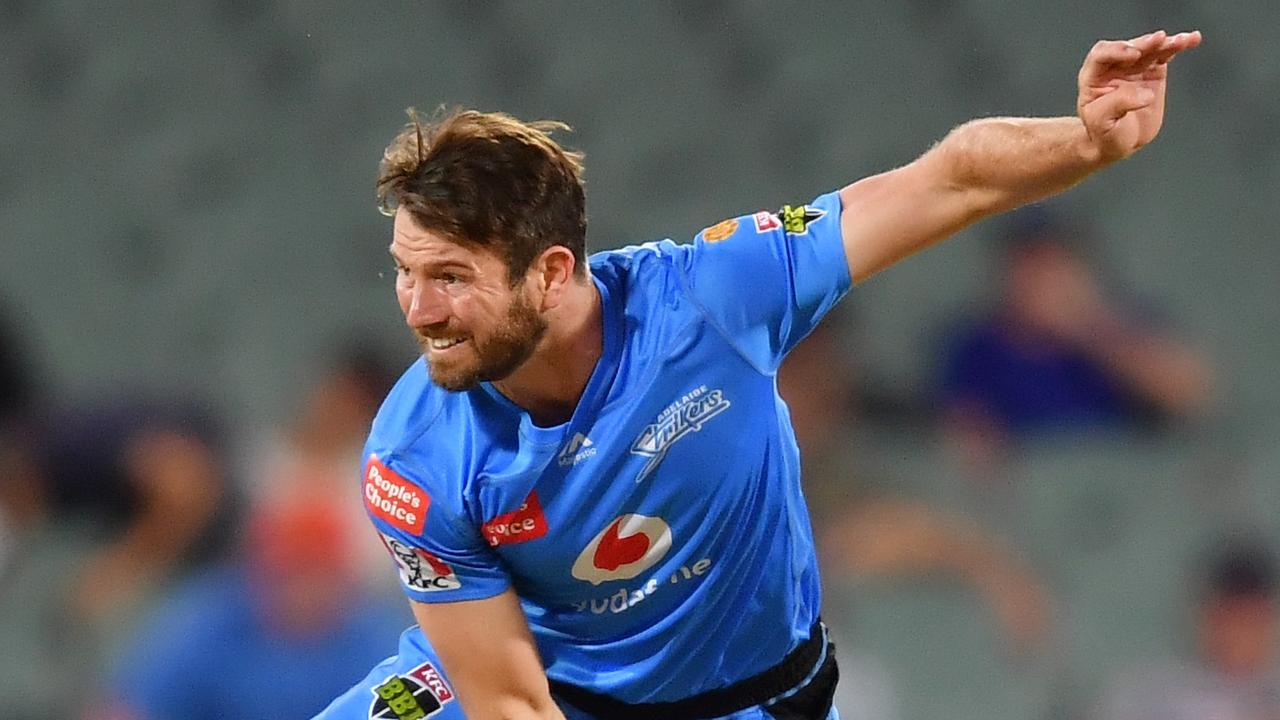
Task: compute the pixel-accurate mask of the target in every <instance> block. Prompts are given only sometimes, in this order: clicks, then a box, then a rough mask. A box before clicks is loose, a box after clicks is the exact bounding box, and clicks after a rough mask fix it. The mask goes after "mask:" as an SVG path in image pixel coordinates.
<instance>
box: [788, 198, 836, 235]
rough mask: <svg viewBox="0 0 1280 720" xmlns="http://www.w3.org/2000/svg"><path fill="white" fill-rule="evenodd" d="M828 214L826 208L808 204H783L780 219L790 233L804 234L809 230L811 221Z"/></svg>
mask: <svg viewBox="0 0 1280 720" xmlns="http://www.w3.org/2000/svg"><path fill="white" fill-rule="evenodd" d="M826 214H827V211H826V210H820V209H818V208H814V207H809V206H808V205H795V206H793V205H783V206H782V209H781V210H779V211H778V220H779V221H781V222H782V227H783V229H784V230H786V231H787V232H788V233H790V234H792V235H803V234H805V233H807V232H809V223H812V222H813V221H815V220H819V219H821V218H822V217H823V216H824V215H826Z"/></svg>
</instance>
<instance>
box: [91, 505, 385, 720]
mask: <svg viewBox="0 0 1280 720" xmlns="http://www.w3.org/2000/svg"><path fill="white" fill-rule="evenodd" d="M342 513H343V511H342V509H341V505H340V504H337V503H336V502H335V501H334V500H333V499H332V498H326V497H320V496H312V495H310V494H307V493H302V494H299V495H297V496H295V497H291V498H281V499H280V500H279V501H278V502H275V503H273V504H271V505H264V506H259V507H258V508H256V509H255V510H253V511H252V513H251V517H250V522H249V531H248V534H247V537H246V540H245V543H244V548H243V557H242V558H241V559H240V560H238V561H236V562H233V563H231V564H229V565H227V566H225V567H221V568H218V569H216V570H214V571H211V572H209V573H207V574H206V575H204V576H202V577H199V578H196V579H194V580H192V581H191V582H189V583H187V584H186V585H185V586H184V587H182V588H179V589H178V590H177V592H175V593H174V594H173V595H172V597H171V602H170V603H169V604H168V605H167V606H166V607H165V608H164V609H163V611H162V612H160V613H159V614H158V615H157V616H155V617H154V618H152V619H151V620H150V621H149V622H148V623H147V624H146V626H145V627H144V629H143V631H142V632H141V633H140V634H139V635H138V636H137V637H138V639H137V642H136V644H135V645H134V646H133V647H132V648H131V649H130V650H129V651H128V652H127V653H125V655H124V659H123V661H122V662H121V663H120V666H119V668H118V669H117V670H116V672H115V673H113V678H112V681H111V686H110V691H109V695H110V700H109V701H108V702H107V703H106V706H107V707H109V708H110V712H108V713H107V714H106V715H105V717H109V718H112V720H116V719H128V720H165V719H167V718H177V717H181V718H183V719H184V720H202V719H206V718H207V719H208V720H259V719H260V718H265V717H299V718H302V717H310V716H311V715H313V714H315V713H317V712H319V711H320V710H321V709H323V708H324V707H325V705H326V704H328V702H329V701H330V700H332V699H333V698H334V697H336V696H337V695H339V694H341V693H342V692H344V691H345V690H347V688H349V687H350V686H351V685H353V684H354V683H355V682H356V681H358V680H359V679H360V678H361V677H362V676H363V675H364V674H365V673H366V672H368V669H369V668H370V667H371V666H373V665H374V664H376V663H377V662H378V661H379V660H381V659H382V658H383V657H385V656H386V655H388V654H390V653H391V652H393V651H394V649H395V647H396V642H397V640H396V639H397V637H398V635H399V634H400V631H401V629H403V628H404V626H405V625H406V624H408V622H409V621H410V616H409V614H408V609H407V608H406V607H405V606H404V603H403V602H396V603H391V602H386V603H379V602H371V601H370V598H369V597H368V596H367V595H366V594H365V593H363V592H362V591H360V589H359V587H358V584H357V582H356V580H355V578H356V575H355V567H354V564H355V562H354V559H353V555H352V551H351V547H350V544H351V542H352V540H353V539H354V538H353V537H352V536H351V535H350V534H349V532H348V529H349V528H348V525H347V524H346V523H344V522H343V521H342ZM383 560H384V563H385V561H386V560H385V557H384V559H383ZM89 716H90V717H104V715H102V714H98V711H97V710H95V711H94V713H93V714H90V715H89Z"/></svg>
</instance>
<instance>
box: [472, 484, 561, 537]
mask: <svg viewBox="0 0 1280 720" xmlns="http://www.w3.org/2000/svg"><path fill="white" fill-rule="evenodd" d="M480 532H481V533H482V534H483V535H484V538H485V540H487V541H488V542H489V546H490V547H498V546H499V545H514V544H516V543H522V542H529V541H530V540H537V539H538V538H540V537H542V536H543V535H546V534H547V518H546V517H545V516H544V515H543V514H542V504H541V503H539V502H538V493H537V491H532V492H530V493H529V497H527V498H525V501H524V503H523V504H521V505H520V509H518V510H516V511H514V512H509V513H503V514H502V515H499V516H498V517H496V518H494V519H492V520H490V521H489V522H487V523H485V524H483V525H481V526H480Z"/></svg>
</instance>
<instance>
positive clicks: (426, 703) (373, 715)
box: [369, 662, 453, 720]
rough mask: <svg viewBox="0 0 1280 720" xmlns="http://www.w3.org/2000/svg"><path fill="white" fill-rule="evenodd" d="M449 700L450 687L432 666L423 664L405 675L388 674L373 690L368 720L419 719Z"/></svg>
mask: <svg viewBox="0 0 1280 720" xmlns="http://www.w3.org/2000/svg"><path fill="white" fill-rule="evenodd" d="M452 701H453V688H451V687H449V683H447V682H445V679H444V676H443V675H441V674H440V671H439V670H436V666H435V665H432V664H431V663H429V662H425V663H423V664H421V665H419V666H418V667H416V668H414V669H413V670H410V671H409V672H408V673H407V674H405V675H392V676H391V677H389V678H387V679H386V680H383V681H382V682H381V683H379V684H377V685H375V686H374V687H373V703H372V704H370V705H369V718H370V720H419V718H429V717H431V716H432V715H435V714H436V713H438V712H440V708H442V707H443V706H444V704H445V703H448V702H452Z"/></svg>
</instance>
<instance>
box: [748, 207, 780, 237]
mask: <svg viewBox="0 0 1280 720" xmlns="http://www.w3.org/2000/svg"><path fill="white" fill-rule="evenodd" d="M754 219H755V221H756V232H758V233H767V232H771V231H773V230H777V229H778V228H780V227H782V221H781V220H779V219H778V216H777V215H774V214H773V213H771V212H767V211H765V210H761V211H760V212H758V213H756V214H755V216H754Z"/></svg>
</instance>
